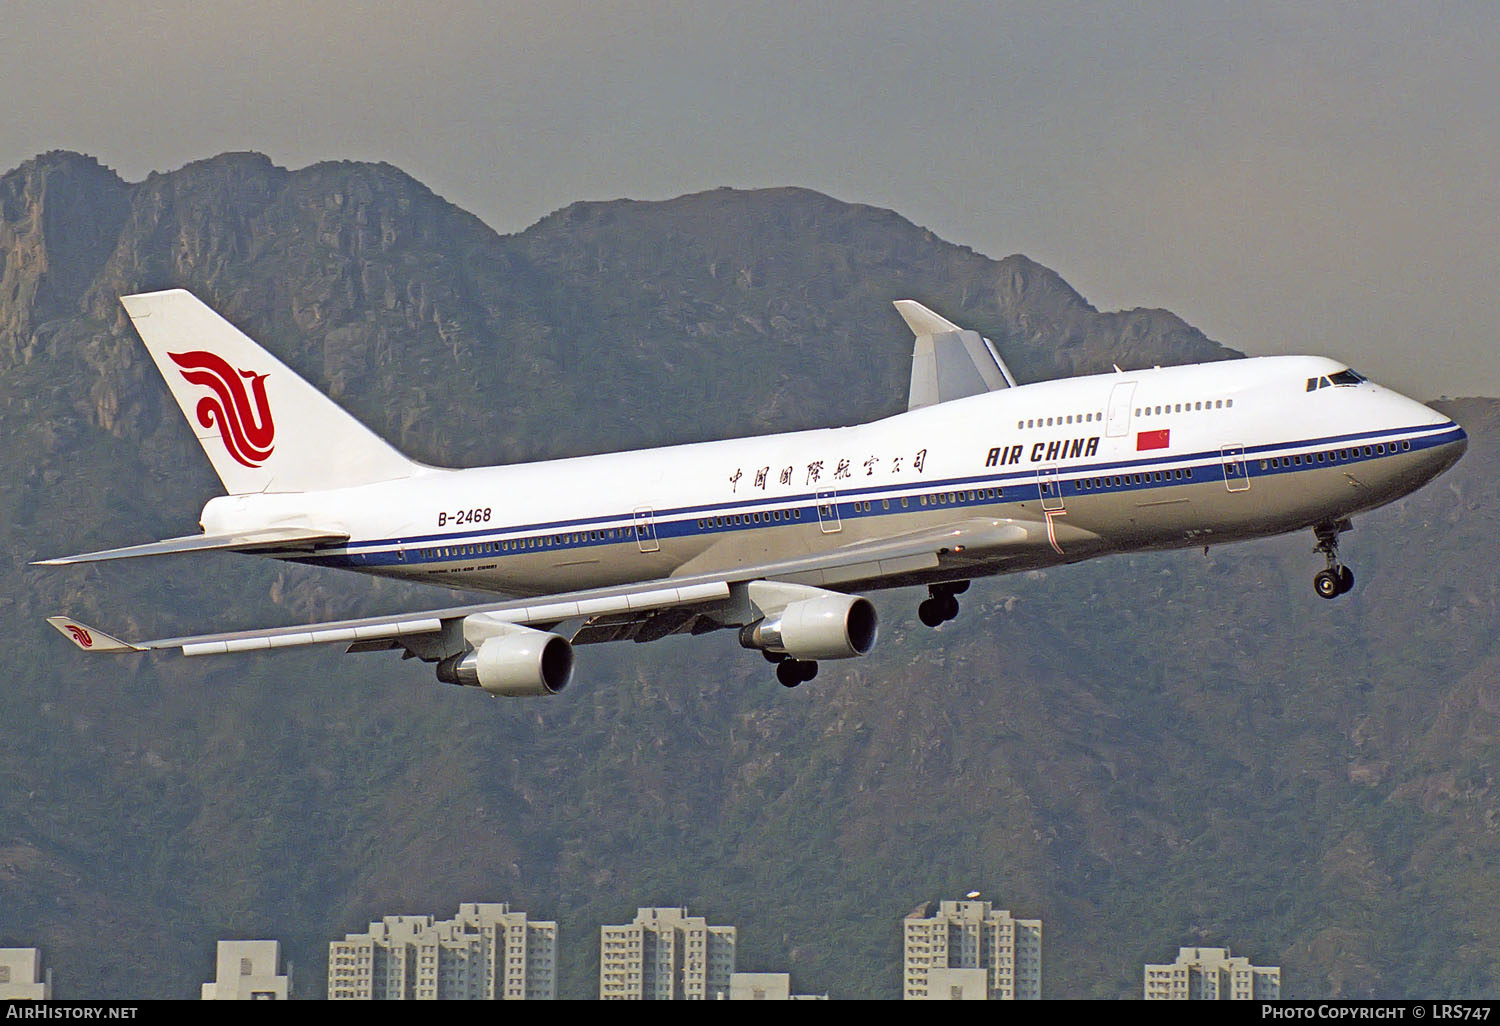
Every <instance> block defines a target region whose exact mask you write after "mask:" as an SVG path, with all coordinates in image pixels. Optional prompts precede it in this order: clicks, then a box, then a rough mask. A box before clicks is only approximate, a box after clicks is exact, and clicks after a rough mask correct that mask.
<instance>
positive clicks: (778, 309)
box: [0, 153, 1235, 462]
mask: <svg viewBox="0 0 1500 1026" xmlns="http://www.w3.org/2000/svg"><path fill="white" fill-rule="evenodd" d="M0 199H3V220H0V254H3V261H4V262H3V264H0V296H3V297H4V298H5V302H4V303H3V314H0V316H3V318H4V319H3V320H0V361H4V362H6V363H15V362H18V361H24V360H26V359H28V358H29V356H30V355H34V354H35V352H36V348H37V347H38V346H39V345H45V344H46V342H47V339H48V338H49V337H50V335H52V334H56V333H57V332H59V331H63V332H64V333H65V334H67V335H68V336H69V337H70V338H73V339H74V340H75V341H76V342H80V343H82V340H84V339H88V340H89V342H88V343H87V345H89V346H92V347H93V348H94V349H103V350H108V351H109V352H110V353H111V354H112V358H116V357H117V358H119V359H128V357H125V356H124V355H123V351H122V350H121V349H120V348H119V347H118V346H117V345H115V344H114V343H116V342H118V341H119V340H122V339H123V340H125V341H126V342H127V343H128V342H129V341H130V340H131V339H132V334H131V332H130V331H129V329H128V326H127V324H126V322H125V319H124V317H123V314H122V312H121V310H120V308H119V304H118V297H119V296H120V295H122V294H127V293H130V292H134V291H143V290H150V289H158V288H168V287H178V286H181V287H186V288H189V289H192V290H193V291H195V292H197V293H198V294H199V295H201V296H202V297H203V298H205V299H206V300H207V301H209V302H210V303H212V304H213V305H215V306H216V307H217V308H218V309H220V310H221V311H222V312H223V313H224V314H225V315H226V316H228V317H229V318H230V319H231V320H233V321H235V322H236V323H238V324H240V325H241V326H242V327H244V328H245V329H246V330H248V331H250V332H251V333H252V334H253V335H255V336H256V337H258V338H261V339H263V340H264V341H265V342H267V343H268V344H270V345H271V346H272V348H274V349H276V350H277V351H278V352H279V353H281V354H283V355H284V356H285V357H286V358H287V359H288V360H289V362H291V363H292V365H293V366H294V367H296V368H297V369H298V370H299V371H301V372H303V373H306V374H307V375H308V376H309V377H311V378H312V379H313V380H314V381H315V382H317V383H318V384H320V385H321V386H323V387H326V388H327V389H328V390H329V391H330V392H331V393H332V394H333V395H335V396H336V397H339V398H345V397H348V398H349V399H350V401H351V404H352V405H353V406H354V407H355V409H356V412H357V413H359V414H361V415H362V416H364V417H366V419H368V420H370V421H371V422H372V426H374V427H375V428H376V429H377V430H378V431H381V432H382V433H384V434H386V435H387V436H388V437H390V438H392V440H393V441H395V442H396V443H397V444H398V445H401V446H404V447H408V448H411V449H413V450H414V451H416V452H417V454H418V455H420V456H422V457H424V458H428V459H436V460H449V461H459V462H472V461H477V460H481V459H487V460H496V459H520V458H532V457H538V456H545V455H560V454H564V453H576V452H580V451H584V450H585V449H587V448H589V446H590V445H591V444H597V443H594V442H592V440H594V439H599V438H610V439H617V440H618V443H619V444H620V445H640V444H650V443H662V442H666V441H671V440H673V439H674V438H675V437H679V436H680V437H688V438H705V437H716V436H720V435H723V434H725V433H731V432H744V431H766V430H775V429H784V428H786V427H808V426H817V425H821V424H824V423H828V422H829V421H830V420H835V421H848V420H852V419H856V418H860V417H867V416H874V415H877V414H880V413H887V412H892V411H894V410H897V409H900V408H901V406H902V403H903V401H904V396H905V387H906V378H907V360H908V358H909V352H910V344H911V343H910V339H909V338H908V337H907V336H906V333H905V331H904V329H903V327H902V326H901V324H900V322H899V320H898V319H897V318H896V317H895V315H894V313H893V312H892V311H891V309H890V306H889V303H890V300H892V299H895V298H902V297H904V296H908V295H912V296H915V297H917V298H921V299H924V300H925V301H927V302H929V303H930V304H932V305H933V306H934V307H935V308H937V309H939V310H941V311H942V312H944V313H945V314H947V315H948V316H949V317H951V318H952V319H954V320H958V321H960V322H963V323H964V324H965V325H966V326H973V327H975V328H977V329H979V330H981V331H984V332H986V333H988V334H989V335H990V336H991V337H992V338H994V339H995V341H996V342H997V343H998V344H999V345H1000V347H1001V350H1002V352H1004V353H1005V354H1006V355H1007V357H1008V358H1009V359H1010V360H1011V361H1012V362H1013V363H1014V365H1015V369H1016V371H1017V373H1018V374H1020V375H1021V376H1022V377H1023V378H1030V379H1036V378H1042V377H1052V376H1057V375H1059V374H1074V373H1081V372H1089V371H1098V370H1104V369H1108V367H1109V365H1110V364H1111V363H1121V364H1122V365H1150V364H1169V363H1175V362H1184V361H1193V360H1205V359H1219V358H1223V357H1225V356H1231V355H1235V354H1233V353H1232V352H1230V351H1229V350H1225V349H1224V348H1223V347H1220V346H1218V345H1216V344H1214V343H1213V342H1211V341H1209V340H1208V339H1206V338H1204V337H1203V336H1202V334H1201V333H1199V332H1196V331H1194V330H1193V329H1192V328H1190V327H1188V326H1187V325H1185V324H1183V323H1182V322H1181V321H1179V320H1177V319H1176V318H1174V317H1172V316H1171V315H1170V314H1166V313H1164V312H1161V311H1132V312H1129V313H1124V314H1104V315H1101V314H1100V313H1099V312H1098V311H1096V310H1094V309H1093V307H1091V306H1089V305H1088V304H1087V303H1086V302H1085V301H1084V300H1083V299H1082V298H1081V297H1079V296H1078V295H1077V293H1075V292H1074V291H1073V290H1072V289H1071V288H1069V287H1068V286H1067V284H1066V283H1065V282H1063V281H1062V279H1061V278H1059V277H1058V276H1057V275H1056V274H1055V273H1054V272H1052V271H1050V270H1048V269H1046V268H1044V267H1041V266H1040V265H1037V264H1035V263H1033V262H1031V261H1028V260H1026V259H1025V258H1024V257H1019V256H1016V257H1008V258H1006V259H1005V260H1003V261H999V262H996V261H994V260H991V259H989V258H987V257H984V256H981V255H979V254H977V253H974V252H972V251H970V250H967V249H963V248H961V247H956V246H952V245H949V244H947V243H944V242H943V241H942V240H940V239H938V238H936V237H934V236H933V235H932V234H931V233H930V232H926V231H924V230H922V229H920V228H918V227H916V226H915V225H912V224H910V223H909V222H907V221H905V220H903V219H901V218H900V217H898V216H897V215H895V214H893V213H891V212H890V211H883V210H876V209H873V208H870V207H864V206H858V205H854V204H847V203H840V202H838V201H836V200H833V199H830V198H829V197H826V196H821V195H819V194H817V193H812V192H808V191H806V190H800V189H772V190H763V191H758V192H739V191H734V190H727V189H723V190H716V191H714V192H708V193H703V194H700V195H696V196H686V197H682V198H681V199H678V200H672V201H668V202H665V203H636V202H631V201H617V202H611V203H580V204H575V205H573V206H571V207H568V208H567V209H565V210H562V211H559V212H557V213H556V214H553V215H551V216H549V217H546V218H544V219H543V220H542V221H540V222H539V223H538V224H536V225H535V226H533V227H532V228H531V229H529V230H527V231H526V232H523V233H521V234H519V235H515V236H509V237H501V236H499V235H496V234H495V233H494V232H492V231H490V230H489V229H488V228H486V227H485V226H484V225H483V224H482V223H480V222H479V221H478V220H476V219H475V218H473V217H472V216H470V215H468V214H466V213H464V212H463V211H460V210H458V209H456V208H454V207H453V206H451V205H450V204H448V203H446V202H444V201H443V200H442V199H441V198H439V197H437V196H435V195H433V194H432V193H431V192H430V191H429V190H428V189H426V188H425V187H423V186H422V185H421V184H420V183H418V182H415V181H413V180H412V179H411V178H409V177H408V176H406V175H404V174H402V173H401V172H400V171H398V170H397V169H395V168H393V167H390V166H388V165H370V164H353V163H329V164H320V165H316V166H313V167H309V168H306V169H304V170H301V171H296V172H289V171H287V170H285V169H283V168H278V167H276V166H274V165H273V164H272V163H271V162H270V161H269V160H267V159H266V158H265V157H264V156H261V155H258V154H225V155H223V156H219V157H215V158H212V159H210V160H204V161H199V162H197V163H194V164H190V165H188V166H187V167H184V168H182V169H180V170H177V171H173V172H170V173H167V174H155V175H152V176H151V177H150V178H148V179H147V180H146V181H144V182H140V183H135V184H127V183H124V182H122V181H121V180H120V179H119V178H118V177H117V176H115V175H114V174H113V173H112V172H110V171H109V170H108V169H106V168H103V167H101V166H100V165H99V164H98V163H97V162H95V161H93V160H91V159H89V158H87V157H81V156H78V155H76V154H66V153H54V154H49V155H47V156H44V157H39V158H37V159H36V160H34V161H31V162H29V163H28V164H26V165H24V166H23V167H21V168H18V169H16V170H15V171H13V172H11V173H10V174H8V175H6V176H5V177H4V178H3V179H0ZM669 350H670V351H671V352H672V353H673V354H674V355H673V356H672V357H670V358H669V363H668V365H667V367H666V372H667V373H668V374H669V375H670V378H671V379H670V380H669V381H663V380H662V377H661V375H662V367H661V364H660V359H661V354H663V353H665V352H667V351H669ZM93 362H94V363H95V365H96V366H99V363H100V362H99V361H98V360H95V361H93ZM105 362H108V361H105ZM580 365H587V366H590V367H591V368H594V369H595V371H596V373H595V374H594V375H593V378H594V380H595V382H596V383H597V384H599V385H600V386H602V387H608V386H617V387H619V388H620V389H623V390H627V391H630V392H632V393H641V392H653V391H656V390H658V389H660V388H661V387H663V386H666V387H671V388H674V389H678V390H681V392H682V393H683V397H684V402H685V405H684V414H683V417H682V420H681V422H680V423H679V424H678V426H677V427H676V428H674V430H673V431H671V432H669V431H666V430H664V428H663V427H662V425H660V424H653V423H641V422H640V421H639V420H638V419H636V418H631V417H626V416H623V415H622V414H621V413H620V412H619V411H620V408H619V407H618V406H617V405H615V404H613V403H609V402H606V403H599V402H597V401H596V397H595V396H591V395H588V394H584V393H583V392H581V391H580V390H579V386H578V384H577V383H576V382H575V381H573V380H572V379H571V377H570V375H569V374H568V373H567V372H568V371H569V370H570V369H571V368H574V367H577V366H580ZM854 368H859V370H860V373H857V374H856V373H852V371H853V369H854ZM453 370H459V372H460V374H461V376H462V377H463V378H464V379H465V381H466V382H467V383H468V386H469V387H467V388H464V389H459V390H457V392H455V391H454V390H453V388H452V385H451V374H450V372H451V371H453ZM98 373H99V374H101V375H103V376H105V377H108V376H109V372H108V371H107V370H105V369H103V368H102V366H100V367H99V369H98ZM116 376H117V375H116ZM749 377H758V378H760V379H762V380H763V381H764V388H763V393H764V394H765V395H766V397H767V398H766V400H765V402H764V405H762V406H761V407H760V408H758V409H751V410H742V411H733V410H730V411H726V410H725V409H724V408H723V405H722V404H721V403H719V402H717V401H716V399H715V396H716V394H717V393H718V392H719V391H720V389H721V387H722V386H721V384H720V383H721V382H733V381H738V380H744V379H746V378H749ZM91 384H94V383H91ZM120 384H121V383H120V382H119V381H114V382H109V383H106V384H104V385H103V386H100V394H99V395H98V396H97V397H96V398H97V401H96V404H95V405H96V406H97V407H98V413H97V416H99V417H100V418H101V419H102V420H103V421H108V422H109V425H110V427H111V429H113V427H114V425H115V424H116V422H117V418H118V416H119V411H120V410H124V409H128V408H131V407H133V406H134V405H136V404H137V399H136V397H134V396H129V395H124V394H121V393H120V391H119V388H118V386H119V385H120ZM390 389H394V392H390V391H386V390H390ZM827 389H834V390H836V391H837V392H838V394H840V395H841V396H842V397H843V399H842V405H841V406H840V407H839V408H834V409H829V408H826V407H823V406H819V405H816V404H811V403H809V402H808V397H809V396H810V395H812V394H818V393H822V392H823V391H825V390H827ZM382 392H385V394H382ZM538 393H540V394H541V396H542V398H543V402H542V404H541V406H542V408H543V409H544V410H545V412H547V413H548V414H549V415H551V419H552V421H553V422H556V421H561V422H562V423H563V427H562V429H561V430H560V431H559V430H557V429H556V428H555V427H554V428H553V429H551V430H548V431H544V432H536V431H534V430H531V429H533V428H535V427H537V423H536V421H535V419H534V418H535V413H534V411H535V410H536V409H537V404H536V403H535V402H534V401H533V400H534V398H535V397H536V396H537V394H538ZM449 396H451V398H452V399H453V400H455V402H453V403H448V402H445V397H449ZM434 401H435V402H436V403H437V404H438V406H439V410H438V412H440V413H442V414H445V415H446V414H449V413H457V412H458V411H459V409H461V408H462V406H463V404H468V403H470V402H473V401H482V402H485V403H487V404H490V405H496V404H498V405H499V406H500V407H501V408H502V409H503V410H505V411H506V412H507V413H508V414H510V416H511V418H512V419H513V424H511V423H508V425H507V429H506V430H505V431H504V432H503V435H502V437H501V438H500V439H499V440H498V451H496V450H495V449H489V450H485V448H484V447H483V446H482V445H481V444H479V443H477V442H474V441H471V440H467V439H464V438H454V437H451V436H448V437H445V436H444V434H443V433H442V432H441V431H440V430H439V429H438V428H437V427H436V426H435V425H433V424H429V423H427V422H426V421H425V419H424V418H423V417H422V416H421V414H419V413H415V412H413V411H414V410H417V409H425V408H427V407H428V406H429V405H430V404H431V403H432V402H434ZM528 411H533V412H528ZM564 411H566V412H564ZM542 439H545V440H542Z"/></svg>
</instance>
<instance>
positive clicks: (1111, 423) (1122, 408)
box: [1104, 381, 1135, 438]
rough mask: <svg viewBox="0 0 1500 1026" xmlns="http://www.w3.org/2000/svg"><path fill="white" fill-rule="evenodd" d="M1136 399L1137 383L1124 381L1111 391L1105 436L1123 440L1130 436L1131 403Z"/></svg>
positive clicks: (1105, 423)
mask: <svg viewBox="0 0 1500 1026" xmlns="http://www.w3.org/2000/svg"><path fill="white" fill-rule="evenodd" d="M1133 398H1135V382H1134V381H1122V382H1120V383H1119V384H1118V385H1116V386H1115V387H1114V388H1112V389H1110V390H1109V419H1108V420H1106V421H1105V422H1104V434H1105V435H1106V436H1107V437H1109V438H1121V437H1123V436H1125V435H1128V434H1130V401H1131V399H1133Z"/></svg>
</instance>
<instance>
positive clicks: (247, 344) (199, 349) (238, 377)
mask: <svg viewBox="0 0 1500 1026" xmlns="http://www.w3.org/2000/svg"><path fill="white" fill-rule="evenodd" d="M120 302H121V303H123V304H124V306H125V312H126V313H127V314H129V315H130V320H131V323H133V324H134V325H135V330H136V331H137V332H138V333H139V334H140V336H141V341H142V342H144V343H145V344H146V349H147V351H148V352H150V354H151V359H152V360H154V361H155V362H156V367H157V369H158V370H160V371H161V375H162V377H163V378H165V379H166V382H167V388H168V389H170V390H171V392H172V398H173V399H176V400H177V405H178V406H180V407H181V408H182V412H183V415H184V416H185V417H187V419H188V423H189V425H190V426H191V427H192V429H193V434H194V435H195V436H196V437H197V439H198V444H199V445H201V446H203V451H204V453H206V454H207V456H208V459H209V462H210V463H212V464H213V468H214V471H215V472H216V473H217V474H218V475H219V480H221V481H223V482H224V488H225V490H226V491H228V492H229V494H231V495H244V494H247V493H253V492H303V491H319V490H322V489H326V488H343V487H348V486H352V485H359V484H370V483H373V482H376V481H389V480H394V479H398V478H404V477H410V476H411V475H413V474H415V473H416V472H417V471H418V470H419V469H420V465H419V464H417V463H414V462H413V461H411V460H409V459H407V458H406V457H405V456H403V455H402V454H401V453H399V452H397V451H396V450H395V449H394V448H392V447H391V446H390V445H389V444H388V443H387V442H386V441H384V440H383V439H381V438H380V437H379V436H377V435H376V434H375V433H374V432H372V431H371V430H370V429H369V428H367V427H365V426H364V425H363V424H361V423H360V422H359V421H357V420H355V419H354V418H353V417H352V416H350V415H349V414H348V413H346V412H345V411H344V410H343V409H342V408H340V407H339V406H338V405H337V404H336V403H335V402H334V401H333V400H332V399H330V398H328V397H327V396H326V395H324V394H323V393H321V392H319V391H318V390H317V389H316V388H314V387H313V386H312V385H310V384H308V383H307V382H306V381H304V380H303V379H302V378H300V377H298V376H297V375H296V374H295V373H294V372H293V371H292V370H291V369H290V368H289V367H287V366H286V365H285V364H284V363H282V362H281V361H280V360H278V359H276V357H274V356H272V355H271V354H270V353H268V352H266V351H265V350H264V349H262V348H261V347H260V346H259V345H257V344H256V343H255V342H254V341H252V340H251V339H250V338H249V336H247V335H245V334H244V332H242V331H240V330H239V329H238V328H236V327H235V326H234V325H232V324H230V323H229V322H228V321H226V320H225V319H224V318H222V317H220V316H219V315H218V314H217V313H215V312H214V311H213V310H211V309H209V307H208V306H207V305H205V304H204V303H203V302H202V301H201V300H199V299H198V298H197V297H196V296H194V295H193V294H192V293H190V292H187V291H185V290H183V289H172V290H170V291H167V292H150V293H143V294H140V295H135V296H122V297H121V298H120Z"/></svg>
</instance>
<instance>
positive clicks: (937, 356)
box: [894, 299, 1016, 410]
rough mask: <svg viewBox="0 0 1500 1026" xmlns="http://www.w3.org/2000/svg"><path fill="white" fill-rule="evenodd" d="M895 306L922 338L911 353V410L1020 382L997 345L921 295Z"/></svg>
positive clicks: (904, 300)
mask: <svg viewBox="0 0 1500 1026" xmlns="http://www.w3.org/2000/svg"><path fill="white" fill-rule="evenodd" d="M894 305H895V307H896V312H897V313H899V314H900V315H901V319H902V320H904V321H905V322H906V326H907V327H908V328H910V329H911V333H912V334H913V335H915V336H916V337H917V338H916V344H915V345H914V346H913V348H912V353H911V391H910V392H909V393H908V394H907V401H906V408H907V409H908V410H919V409H921V408H922V407H924V406H935V405H936V404H938V403H945V402H948V401H950V400H952V399H963V398H966V397H967V396H971V395H982V394H983V393H985V392H993V391H995V390H997V389H1001V388H1010V387H1012V386H1014V385H1015V383H1016V379H1015V377H1014V376H1013V375H1012V374H1011V372H1010V368H1009V367H1007V366H1005V361H1004V360H1002V359H1000V354H999V353H998V352H996V351H995V346H994V343H992V342H990V340H989V339H987V338H984V337H982V336H981V335H980V334H979V332H977V331H966V330H965V329H963V328H960V327H959V326H958V325H956V324H954V323H953V322H952V321H950V320H948V319H947V318H946V317H943V316H941V315H939V314H936V313H933V312H932V311H931V310H929V309H927V307H925V306H923V305H922V304H921V303H918V302H917V301H916V300H915V299H898V300H896V301H895V303H894Z"/></svg>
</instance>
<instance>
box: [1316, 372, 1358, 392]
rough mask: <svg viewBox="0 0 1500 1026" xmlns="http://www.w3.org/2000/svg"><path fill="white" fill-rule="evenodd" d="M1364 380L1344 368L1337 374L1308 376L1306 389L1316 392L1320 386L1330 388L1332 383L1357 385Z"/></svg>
mask: <svg viewBox="0 0 1500 1026" xmlns="http://www.w3.org/2000/svg"><path fill="white" fill-rule="evenodd" d="M1364 380H1365V379H1364V378H1362V377H1360V376H1359V375H1358V374H1356V373H1354V372H1353V371H1352V370H1348V369H1347V368H1346V369H1345V370H1341V371H1339V372H1338V373H1337V374H1326V375H1324V376H1323V377H1320V378H1308V379H1307V390H1308V391H1309V392H1316V391H1317V390H1318V389H1320V388H1332V387H1333V386H1334V385H1357V384H1359V383H1360V382H1362V381H1364Z"/></svg>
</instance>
